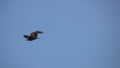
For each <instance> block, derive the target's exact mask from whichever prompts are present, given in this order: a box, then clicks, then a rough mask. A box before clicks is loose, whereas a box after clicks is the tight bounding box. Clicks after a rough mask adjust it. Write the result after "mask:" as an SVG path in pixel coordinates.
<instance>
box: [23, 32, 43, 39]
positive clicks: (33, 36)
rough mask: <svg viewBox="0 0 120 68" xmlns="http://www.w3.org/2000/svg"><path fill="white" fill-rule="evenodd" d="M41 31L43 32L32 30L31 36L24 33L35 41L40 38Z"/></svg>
mask: <svg viewBox="0 0 120 68" xmlns="http://www.w3.org/2000/svg"><path fill="white" fill-rule="evenodd" d="M41 33H43V32H42V31H35V32H32V33H31V34H30V36H29V35H23V36H24V37H25V38H26V39H27V40H28V41H33V40H35V39H39V38H37V36H38V34H41Z"/></svg>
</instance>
